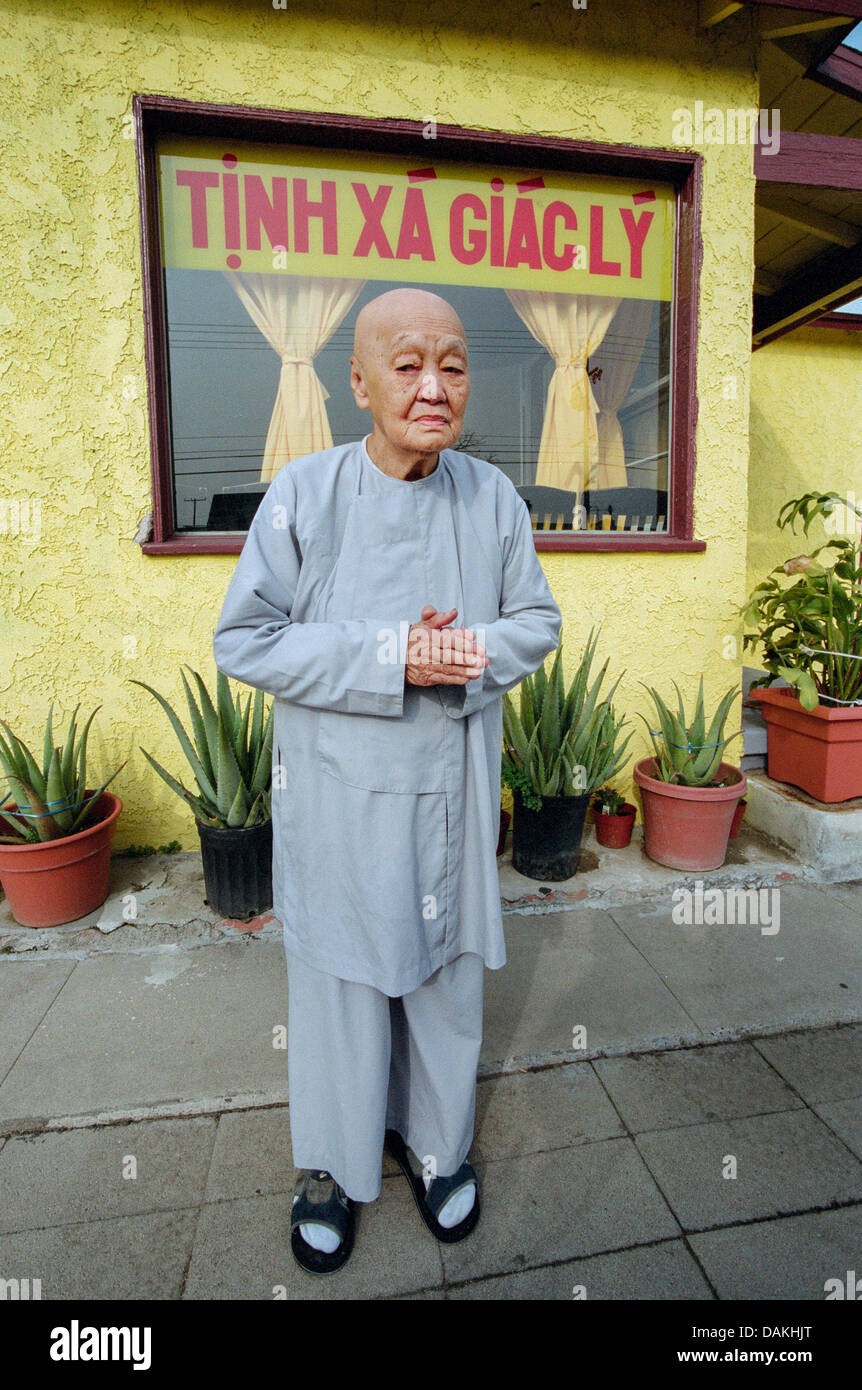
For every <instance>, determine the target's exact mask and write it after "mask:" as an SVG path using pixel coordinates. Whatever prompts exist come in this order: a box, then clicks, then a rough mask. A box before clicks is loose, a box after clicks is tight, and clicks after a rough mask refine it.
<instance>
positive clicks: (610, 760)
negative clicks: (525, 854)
mask: <svg viewBox="0 0 862 1390" xmlns="http://www.w3.org/2000/svg"><path fill="white" fill-rule="evenodd" d="M597 642H598V633H597V632H596V631H595V629H592V630H591V631H590V635H589V637H588V638H587V643H586V646H585V648H584V651H583V653H582V655H581V659H580V661H579V663H578V667H577V670H576V671H575V674H574V676H573V677H572V681H571V684H570V686H569V689H568V691H566V689H565V686H564V682H563V667H562V644H561V645H560V646H559V647H558V648H557V651H556V655H555V657H554V660H553V665H552V666H551V670H550V672H548V671H547V670H546V667H545V665H544V664H543V665H542V666H540V667H539V668H538V670H536V671H534V672H533V674H532V675H531V676H527V677H526V679H524V680H523V681H521V683H520V686H519V687H518V689H519V691H520V713H519V712H518V710H516V709H515V704H514V701H513V699H512V696H511V694H510V693H509V692H507V693H506V694H505V695H504V696H503V760H502V779H503V783H504V785H505V786H508V787H511V788H512V789H513V791H514V790H517V791H518V792H519V793H520V794H521V798H522V800H523V803H524V805H525V806H529V807H531V808H532V809H533V810H535V811H540V810H541V808H542V799H543V798H544V797H546V796H583V795H585V794H586V793H589V792H593V791H595V789H596V788H597V787H599V786H601V785H602V783H603V782H605V781H607V780H608V779H609V778H610V777H613V776H614V775H615V773H616V772H617V771H618V770H619V768H620V765H621V763H622V761H623V755H624V753H625V750H626V747H627V746H628V742H629V739H630V738H631V734H629V735H627V737H626V738H625V739H624V740H623V742H622V743H620V741H619V736H620V731H621V729H622V728H623V725H624V724H625V720H624V719H621V718H618V717H617V715H616V712H615V710H614V707H613V705H612V703H611V701H612V698H613V695H614V692H615V691H616V688H617V686H618V685H619V681H620V680H621V679H622V677H619V678H618V679H617V680H616V681H615V682H614V684H613V686H612V687H611V689H610V691H609V692H608V694H607V695H606V696H604V698H602V699H600V698H599V692H600V689H601V686H602V682H603V680H604V678H605V674H606V672H607V668H608V662H607V661H605V664H604V665H603V666H602V668H601V670H600V671H599V674H598V675H597V676H596V678H595V680H594V681H593V682H592V684H590V676H591V670H592V663H593V658H594V655H595V649H596V644H597Z"/></svg>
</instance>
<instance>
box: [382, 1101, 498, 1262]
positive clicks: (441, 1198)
mask: <svg viewBox="0 0 862 1390" xmlns="http://www.w3.org/2000/svg"><path fill="white" fill-rule="evenodd" d="M386 1151H387V1153H388V1154H389V1155H390V1156H391V1157H392V1158H394V1159H395V1162H396V1163H397V1164H398V1166H399V1168H400V1169H401V1171H402V1173H403V1174H404V1176H405V1178H406V1179H407V1181H408V1183H409V1184H410V1191H411V1192H412V1193H413V1200H414V1202H415V1203H416V1205H417V1207H418V1208H419V1215H420V1216H421V1217H422V1220H423V1221H424V1222H425V1225H426V1226H427V1227H428V1230H429V1231H430V1232H431V1234H432V1236H436V1238H437V1240H442V1241H444V1242H445V1243H446V1244H447V1245H451V1244H453V1243H454V1242H455V1241H456V1240H463V1239H464V1237H465V1236H468V1235H469V1234H470V1232H471V1231H472V1230H473V1227H474V1226H475V1225H476V1222H477V1221H478V1220H479V1180H478V1178H477V1177H476V1170H475V1169H474V1167H473V1165H472V1164H471V1163H467V1162H466V1160H465V1162H464V1163H462V1164H461V1167H460V1168H459V1169H458V1171H457V1173H452V1175H451V1176H450V1177H448V1178H432V1180H431V1182H430V1184H429V1186H428V1190H427V1192H426V1190H425V1181H424V1179H423V1177H422V1173H421V1170H420V1171H419V1172H417V1171H416V1168H415V1167H414V1165H413V1163H411V1161H410V1159H411V1153H410V1150H409V1149H408V1147H407V1145H406V1144H405V1142H404V1140H403V1139H402V1137H401V1135H400V1134H399V1133H398V1131H397V1130H394V1129H387V1131H386ZM471 1182H472V1183H475V1184H476V1196H475V1199H474V1201H473V1206H472V1207H471V1209H470V1210H469V1211H468V1213H467V1215H466V1216H465V1217H464V1220H463V1221H459V1222H458V1225H457V1226H449V1227H447V1226H441V1225H440V1222H439V1221H438V1220H437V1217H438V1215H439V1213H440V1212H441V1211H442V1209H443V1206H444V1205H445V1203H446V1202H448V1200H449V1198H450V1197H451V1196H453V1194H454V1193H456V1192H459V1191H460V1190H461V1188H462V1187H466V1186H467V1184H468V1183H471Z"/></svg>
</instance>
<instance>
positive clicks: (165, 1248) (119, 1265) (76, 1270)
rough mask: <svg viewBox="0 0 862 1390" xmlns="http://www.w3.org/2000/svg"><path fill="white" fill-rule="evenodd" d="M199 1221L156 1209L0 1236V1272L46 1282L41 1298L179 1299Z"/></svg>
mask: <svg viewBox="0 0 862 1390" xmlns="http://www.w3.org/2000/svg"><path fill="white" fill-rule="evenodd" d="M196 1222H197V1212H196V1211H168V1212H151V1213H149V1214H147V1215H145V1216H119V1217H115V1218H113V1219H112V1220H108V1221H87V1222H84V1223H82V1224H81V1225H76V1226H49V1227H46V1228H42V1229H40V1230H36V1231H22V1232H17V1233H16V1234H14V1235H0V1269H2V1271H3V1277H4V1278H6V1279H9V1278H16V1279H21V1278H29V1279H41V1281H42V1298H43V1299H66V1300H68V1299H75V1300H78V1299H115V1298H116V1299H135V1300H137V1299H150V1298H152V1299H178V1298H179V1297H180V1295H181V1291H182V1286H183V1271H184V1270H185V1267H186V1263H187V1261H188V1259H189V1255H190V1253H191V1248H192V1241H193V1239H194V1232H195V1224H196Z"/></svg>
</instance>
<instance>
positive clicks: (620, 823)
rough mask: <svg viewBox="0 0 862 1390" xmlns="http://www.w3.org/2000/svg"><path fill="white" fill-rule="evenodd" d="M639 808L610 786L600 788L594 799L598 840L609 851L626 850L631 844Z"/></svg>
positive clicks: (594, 817)
mask: <svg viewBox="0 0 862 1390" xmlns="http://www.w3.org/2000/svg"><path fill="white" fill-rule="evenodd" d="M636 814H637V807H636V806H633V805H632V804H631V802H630V801H626V799H625V797H624V796H623V795H622V793H621V792H618V791H617V790H616V789H615V788H614V787H612V786H610V785H608V786H605V787H599V790H598V791H597V792H596V793H595V795H594V797H593V819H594V821H595V826H596V839H597V840H598V842H599V844H600V845H604V846H605V847H606V848H609V849H625V847H626V845H628V844H630V843H631V838H632V830H633V829H634V823H635V815H636Z"/></svg>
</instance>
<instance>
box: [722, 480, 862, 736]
mask: <svg viewBox="0 0 862 1390" xmlns="http://www.w3.org/2000/svg"><path fill="white" fill-rule="evenodd" d="M839 506H841V507H845V508H847V513H848V514H852V515H853V517H854V520H855V518H857V517H862V510H860V507H858V506H855V505H853V504H852V503H851V502H849V501H847V500H846V499H845V498H842V497H841V496H840V494H839V493H837V492H807V493H805V494H804V496H802V497H795V498H792V499H791V500H790V501H789V502H786V503H785V504H784V506H783V507H782V508H781V511H780V512H779V514H778V526H779V527H781V528H782V529H783V528H784V527H785V526H789V527H790V529H791V530H792V531H795V529H796V522H797V521H799V520H801V522H802V529H803V531H804V532H805V534H806V535H807V534H808V530H809V527H810V526H811V524H812V522H814V521H815V520H820V521H823V522H824V523H825V524H826V525H827V526H829V525H830V524H831V523H832V521H833V520H834V514H835V511H836V508H837V507H839ZM824 552H831V554H830V555H828V556H827V557H826V558H827V559H828V560H831V563H824V562H823V561H821V560H819V559H818V556H821V555H823V554H824ZM788 579H793V583H791V584H788V583H787V580H788ZM739 611H740V613H741V615H742V617H743V621H744V622H745V624H746V625H747V626H753V627H754V628H755V631H754V632H747V633H745V635H744V637H743V650H745V648H762V658H761V661H762V665H763V666H764V667H765V668H766V670H767V672H768V674H767V675H765V676H760V677H759V678H758V679H757V680H755V681H753V682H752V688H754V687H756V686H760V685H771V684H772V682H773V681H775V680H778V679H779V678H780V677H783V678H784V680H786V681H787V683H788V685H790V686H793V687H794V688H795V689H796V691H797V693H798V695H799V702H800V704H801V705H802V707H803V709H808V710H811V709H815V708H816V706H817V705H818V704H819V703H820V702H821V701H826V702H827V703H833V704H837V705H841V706H846V705H852V704H857V703H859V702H862V544H860V538H859V537H857V538H854V539H852V540H851V539H850V538H849V537H847V536H840V535H836V536H834V537H833V538H832V539H830V540H828V541H827V542H826V543H825V544H824V545H821V546H818V547H817V548H816V549H815V550H813V551H812V553H811V554H810V555H795V556H793V557H792V558H791V559H789V560H785V561H784V563H783V564H781V565H776V567H775V569H774V570H771V571H770V574H769V576H768V578H767V579H765V580H764V581H763V583H762V584H758V585H757V587H756V588H754V589H753V590H752V591H751V593H750V594H749V596H748V598H747V600H746V602H745V603H744V604H743V606H742V608H741V609H740V610H739Z"/></svg>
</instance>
